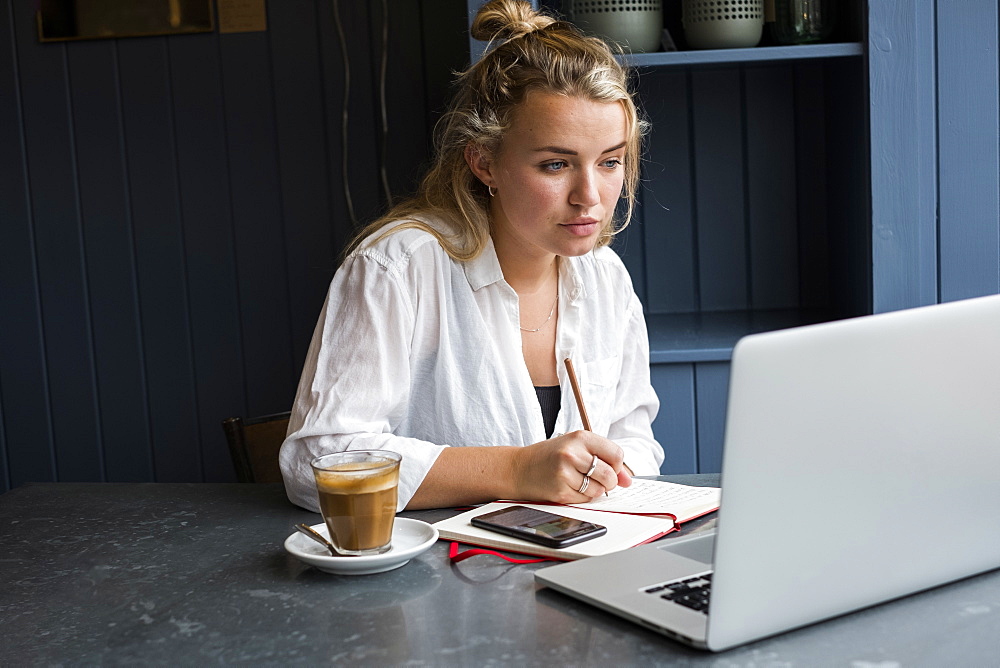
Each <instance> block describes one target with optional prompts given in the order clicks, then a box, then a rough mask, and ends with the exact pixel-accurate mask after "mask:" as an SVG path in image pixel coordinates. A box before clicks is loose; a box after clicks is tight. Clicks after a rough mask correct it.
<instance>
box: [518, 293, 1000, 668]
mask: <svg viewBox="0 0 1000 668" xmlns="http://www.w3.org/2000/svg"><path fill="white" fill-rule="evenodd" d="M998 471H1000V295H994V296H990V297H981V298H976V299H969V300H963V301H958V302H950V303H945V304H938V305H933V306H927V307H921V308H916V309H910V310H905V311H896V312H893V313H885V314H878V315H873V316H864V317H860V318H853V319H849V320H841V321H836V322H829V323H823V324H819V325H810V326H805V327H797V328H793V329H786V330H781V331H775V332H768V333H763V334H753V335H750V336H746V337H744V338H743V339H741V340H740V341H739V343H738V344H737V345H736V347H735V349H734V350H733V357H732V366H731V370H730V384H729V398H728V405H727V411H726V430H725V441H724V451H723V460H722V483H721V486H722V506H721V508H720V510H719V513H718V517H717V520H718V521H717V525H716V527H715V529H714V530H712V531H707V532H704V533H702V534H692V535H691V536H689V537H683V536H681V537H678V538H676V539H672V540H667V541H661V542H659V543H652V544H649V545H644V546H640V547H636V548H632V549H629V550H624V551H622V552H617V553H614V554H610V555H605V556H601V557H590V558H587V559H581V560H579V561H573V562H568V563H564V564H559V565H556V566H551V567H547V568H543V569H541V570H538V571H536V573H535V578H536V581H537V582H538V583H541V584H543V585H545V586H548V587H551V588H552V589H555V590H557V591H560V592H563V593H565V594H568V595H570V596H573V597H576V598H578V599H580V600H582V601H586V602H587V603H590V604H593V605H595V606H598V607H600V608H603V609H604V610H608V611H610V612H613V613H615V614H617V615H620V616H622V617H624V618H627V619H629V620H632V621H634V622H637V623H639V624H641V625H643V626H645V627H648V628H650V629H653V630H654V631H658V632H660V633H663V634H665V635H667V636H669V637H671V638H674V639H677V640H680V641H682V642H684V643H687V644H690V645H693V646H695V647H699V648H703V649H708V650H713V651H718V650H724V649H728V648H730V647H734V646H736V645H741V644H743V643H747V642H751V641H754V640H758V639H760V638H764V637H767V636H771V635H774V634H777V633H781V632H784V631H788V630H790V629H794V628H797V627H801V626H804V625H807V624H811V623H814V622H818V621H820V620H824V619H828V618H831V617H835V616H838V615H842V614H844V613H848V612H851V611H854V610H858V609H860V608H865V607H867V606H871V605H875V604H878V603H881V602H884V601H888V600H890V599H895V598H899V597H902V596H906V595H908V594H911V593H914V592H917V591H920V590H924V589H928V588H930V587H935V586H938V585H941V584H944V583H947V582H951V581H954V580H958V579H960V578H965V577H968V576H971V575H974V574H978V573H981V572H984V571H988V570H991V569H995V568H998V567H1000V524H998V520H997V515H996V513H997V509H998V508H1000V476H998V473H997V472H998ZM942 535H943V536H944V537H946V540H945V541H944V543H943V544H942V543H939V542H937V541H939V540H940V538H941V537H942ZM942 545H944V546H945V547H942ZM685 580H687V582H684V581H685ZM706 592H709V593H708V595H707V599H708V600H707V603H704V602H702V600H701V599H703V598H705V594H706ZM699 608H700V609H699Z"/></svg>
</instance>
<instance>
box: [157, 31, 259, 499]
mask: <svg viewBox="0 0 1000 668" xmlns="http://www.w3.org/2000/svg"><path fill="white" fill-rule="evenodd" d="M168 55H169V65H170V90H171V93H172V95H171V97H172V102H173V107H172V111H173V118H174V131H175V136H176V143H177V176H178V188H179V200H180V215H181V221H182V231H183V239H184V257H185V278H186V282H187V290H188V312H189V314H190V327H191V333H190V336H191V349H192V354H193V360H194V381H195V396H196V397H197V400H198V403H197V421H198V431H199V443H200V444H201V457H200V460H201V472H200V474H201V475H202V476H203V477H204V478H205V479H208V480H225V479H227V477H228V476H230V475H232V463H231V460H230V456H229V453H228V451H227V449H225V448H219V447H212V446H213V444H215V443H217V442H218V432H219V416H220V415H239V414H241V411H242V408H243V401H242V392H240V391H239V389H240V388H239V385H240V381H241V380H243V379H244V376H243V368H242V360H241V358H240V354H239V348H238V346H235V345H233V342H234V341H237V340H239V309H238V305H237V303H236V301H235V299H234V297H235V296H236V267H235V257H234V250H233V240H232V211H231V209H230V192H229V184H228V179H227V176H226V168H227V166H228V157H227V155H226V139H225V116H224V112H223V96H222V91H221V90H220V86H219V82H220V80H221V67H220V63H219V53H218V47H217V44H216V40H215V36H214V35H193V36H190V37H188V38H186V39H185V40H183V41H181V40H173V41H170V42H168ZM192 474H193V472H192Z"/></svg>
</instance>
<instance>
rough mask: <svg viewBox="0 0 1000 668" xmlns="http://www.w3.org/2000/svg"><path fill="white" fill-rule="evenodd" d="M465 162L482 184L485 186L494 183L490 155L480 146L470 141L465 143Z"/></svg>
mask: <svg viewBox="0 0 1000 668" xmlns="http://www.w3.org/2000/svg"><path fill="white" fill-rule="evenodd" d="M465 163H466V164H467V165H469V169H470V170H471V171H472V173H473V175H474V176H475V177H476V178H477V179H479V180H480V181H482V182H483V185H485V186H487V187H490V186H495V185H496V183H495V182H494V180H493V161H492V156H491V155H490V154H489V153H487V152H486V150H485V149H483V147H482V146H480V145H479V144H476V143H474V142H471V141H470V142H469V143H468V144H466V145H465Z"/></svg>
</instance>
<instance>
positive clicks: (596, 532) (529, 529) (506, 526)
mask: <svg viewBox="0 0 1000 668" xmlns="http://www.w3.org/2000/svg"><path fill="white" fill-rule="evenodd" d="M472 524H473V525H475V526H478V527H482V528H484V529H490V530H491V531H496V532H498V533H502V534H506V535H508V536H515V537H517V538H523V539H524V540H530V541H532V542H535V543H539V544H541V545H545V546H547V547H565V546H566V545H573V544H574V543H579V542H582V541H585V540H590V539H591V538H597V537H598V536H602V535H604V534H606V533H607V532H608V530H607V528H606V527H603V526H601V525H600V524H594V523H593V522H585V521H584V520H578V519H574V518H572V517H564V516H563V515H556V514H555V513H548V512H545V511H542V510H536V509H535V508H527V507H525V506H511V507H510V508H504V509H503V510H497V511H494V512H492V513H486V514H485V515H479V516H478V517H473V518H472Z"/></svg>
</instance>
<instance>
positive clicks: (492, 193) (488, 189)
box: [486, 186, 497, 197]
mask: <svg viewBox="0 0 1000 668" xmlns="http://www.w3.org/2000/svg"><path fill="white" fill-rule="evenodd" d="M486 190H487V191H488V192H489V193H490V197H496V196H497V191H496V190H495V189H494V188H493V186H486Z"/></svg>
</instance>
